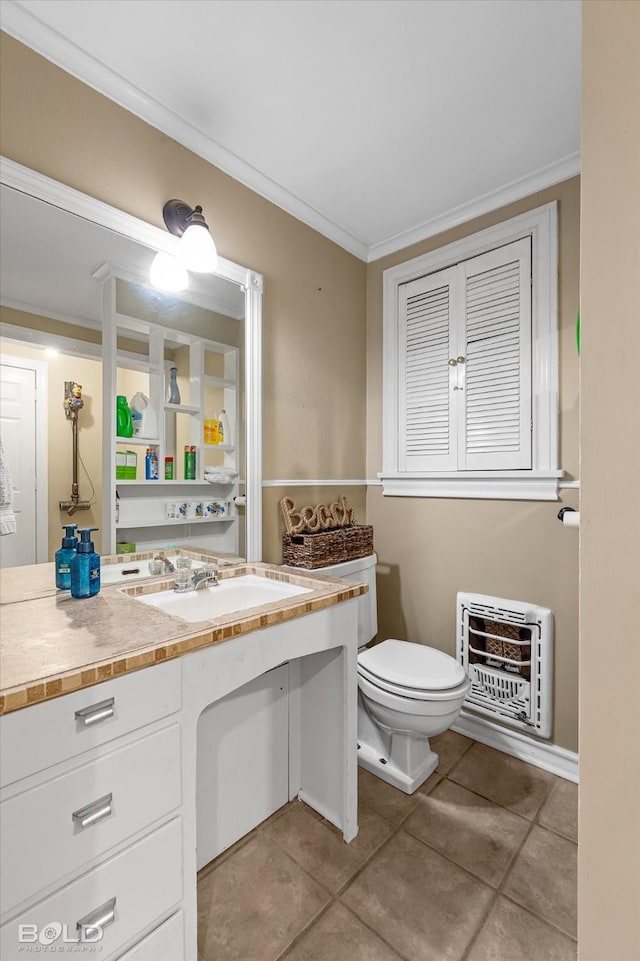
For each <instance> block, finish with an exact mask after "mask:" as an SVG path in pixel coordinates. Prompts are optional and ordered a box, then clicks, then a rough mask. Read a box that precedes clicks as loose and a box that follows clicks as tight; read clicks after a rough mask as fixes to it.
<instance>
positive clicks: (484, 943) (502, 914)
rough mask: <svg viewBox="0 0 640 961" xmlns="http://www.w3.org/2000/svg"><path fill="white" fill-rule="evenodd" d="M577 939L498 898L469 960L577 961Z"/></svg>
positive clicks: (504, 899) (515, 905)
mask: <svg viewBox="0 0 640 961" xmlns="http://www.w3.org/2000/svg"><path fill="white" fill-rule="evenodd" d="M576 949H577V945H576V942H575V941H572V940H571V938H568V937H567V936H566V935H564V934H561V933H560V931H556V929H555V928H552V927H549V925H548V924H545V923H544V922H543V921H539V920H538V919H537V918H535V917H534V916H533V915H532V914H529V913H528V912H527V911H524V910H523V909H522V908H520V907H518V905H517V904H513V902H512V901H509V900H507V898H498V900H497V902H496V904H495V905H494V907H493V909H492V911H491V914H490V915H489V917H488V918H487V921H486V922H485V924H484V925H483V927H482V930H481V931H480V934H479V935H478V939H477V941H476V942H475V944H474V945H473V947H472V949H471V951H470V953H469V955H468V957H467V961H575V959H576V955H577V950H576Z"/></svg>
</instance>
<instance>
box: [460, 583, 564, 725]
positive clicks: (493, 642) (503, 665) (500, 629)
mask: <svg viewBox="0 0 640 961" xmlns="http://www.w3.org/2000/svg"><path fill="white" fill-rule="evenodd" d="M457 638H458V643H457V647H458V660H459V661H460V663H461V664H462V666H463V667H464V669H465V671H466V672H467V673H468V675H469V677H470V678H471V688H470V691H469V694H468V695H467V698H466V700H465V704H464V706H465V708H471V709H472V710H473V711H476V712H478V713H479V714H483V715H485V716H486V717H489V718H493V720H496V721H501V722H502V723H503V724H508V725H509V726H510V727H515V728H518V729H519V730H521V731H528V732H529V733H530V734H535V735H537V736H538V737H551V704H552V699H551V692H552V678H553V614H552V612H551V611H550V610H549V609H548V608H546V607H537V606H536V605H535V604H527V603H525V602H524V601H508V600H505V599H504V598H501V597H489V596H487V595H486V594H464V593H459V594H458V615H457Z"/></svg>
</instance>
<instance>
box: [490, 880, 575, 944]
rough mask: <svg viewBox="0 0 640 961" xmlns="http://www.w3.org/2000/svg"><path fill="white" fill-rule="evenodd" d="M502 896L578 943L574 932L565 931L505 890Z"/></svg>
mask: <svg viewBox="0 0 640 961" xmlns="http://www.w3.org/2000/svg"><path fill="white" fill-rule="evenodd" d="M502 897H503V898H505V899H506V900H507V901H511V903H512V904H515V905H516V907H518V908H520V910H521V911H524V912H525V913H526V914H528V915H529V916H530V917H532V918H535V919H536V921H541V922H542V923H543V924H546V925H547V927H549V928H553V930H554V931H557V932H558V934H563V935H564V936H565V938H569V940H570V941H573V942H574V944H577V943H578V939H577V937H575V936H574V935H573V934H569V932H568V931H565V930H564V929H563V928H560V927H558V925H557V924H555V922H553V921H552V920H551V918H543V917H542V915H541V914H536V912H535V911H532V910H531V908H529V907H527V906H526V904H520V902H519V901H516V899H515V898H514V897H512V896H511V895H510V894H505V893H504V891H503V892H502Z"/></svg>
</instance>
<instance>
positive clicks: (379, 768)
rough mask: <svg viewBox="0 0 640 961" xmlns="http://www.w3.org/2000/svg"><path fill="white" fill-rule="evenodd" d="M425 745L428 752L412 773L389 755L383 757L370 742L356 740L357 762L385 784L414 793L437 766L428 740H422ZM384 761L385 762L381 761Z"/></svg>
mask: <svg viewBox="0 0 640 961" xmlns="http://www.w3.org/2000/svg"><path fill="white" fill-rule="evenodd" d="M422 743H423V744H424V745H426V748H427V751H428V754H427V756H426V757H425V758H424V760H423V762H422V764H421V765H420V766H419V767H418V768H417V770H414V771H413V772H412V774H407V773H406V771H403V770H402V769H401V768H399V767H398V765H397V764H395V763H394V761H393V759H392V758H390V757H384V755H382V754H380V753H379V752H378V751H376V750H375V748H373V747H372V746H371V745H370V744H365V743H364V742H363V741H358V764H359V765H360V767H362V768H364V769H365V771H369V772H370V773H371V774H374V775H375V776H376V777H379V778H380V779H381V780H382V781H386V782H387V784H391V785H392V786H393V787H397V788H398V789H399V790H400V791H403V792H404V793H405V794H415V792H416V791H417V790H418V788H419V787H420V786H421V785H422V784H424V782H425V781H426V780H427V778H428V777H429V776H430V775H431V774H433V772H434V771H435V769H436V767H437V766H438V755H437V754H434V752H433V751H432V750H431V749H430V748H429V742H428V741H423V742H422ZM383 761H385V762H386V763H383Z"/></svg>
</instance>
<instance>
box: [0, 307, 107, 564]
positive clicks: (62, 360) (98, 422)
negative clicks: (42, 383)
mask: <svg viewBox="0 0 640 961" xmlns="http://www.w3.org/2000/svg"><path fill="white" fill-rule="evenodd" d="M2 320H3V321H5V322H8V321H9V318H8V317H7V311H6V309H5V308H3V309H2ZM12 322H15V321H12ZM7 355H9V356H13V357H21V358H23V359H26V360H37V361H40V362H41V363H45V364H46V366H47V384H48V387H47V407H48V410H47V424H48V431H47V432H48V438H49V443H48V455H47V456H48V483H49V497H48V504H49V538H48V540H49V560H52V559H53V555H54V553H55V551H57V549H58V548H59V547H60V538H61V537H62V530H61V527H62V525H63V524H77V525H78V526H79V527H100V524H101V514H100V511H101V504H102V363H101V361H99V360H85V359H83V358H81V357H69V356H66V355H63V354H60V355H59V356H58V357H47V356H46V355H45V353H44V351H43V350H38V349H37V348H34V347H27V346H25V345H23V344H14V343H8V342H7V341H4V340H0V357H4V356H7ZM65 380H75V381H76V382H77V383H79V384H82V387H83V393H82V395H83V398H84V407H83V408H82V410H81V412H80V417H79V420H78V427H79V429H78V447H79V451H80V455H81V457H82V459H83V461H84V463H85V465H86V468H87V471H88V473H89V475H90V477H91V480H92V481H93V485H94V488H95V493H94V497H93V498H91V484H90V482H89V480H88V478H87V474H86V473H85V472H84V470H83V469H82V465H79V467H78V482H79V485H80V497H81V499H82V500H90V499H93V506H92V507H91V509H90V510H87V511H77V512H76V513H75V514H74V515H73V517H69V515H68V514H67V513H66V511H64V512H63V511H60V510H59V508H58V502H59V501H61V500H69V498H70V497H71V481H72V477H73V472H72V471H73V469H72V449H73V442H72V434H71V423H70V421H68V420H67V419H66V417H65V414H64V409H63V406H62V405H63V401H64V382H65ZM100 545H101V539H100V534H99V533H98V534H97V535H96V547H97V550H98V551H100V550H101V547H100Z"/></svg>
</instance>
